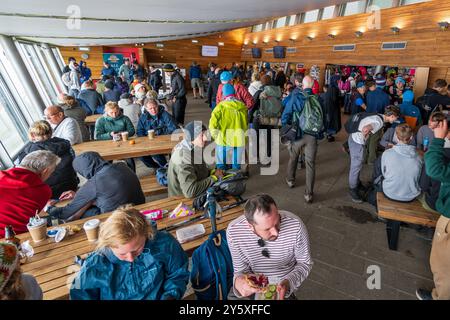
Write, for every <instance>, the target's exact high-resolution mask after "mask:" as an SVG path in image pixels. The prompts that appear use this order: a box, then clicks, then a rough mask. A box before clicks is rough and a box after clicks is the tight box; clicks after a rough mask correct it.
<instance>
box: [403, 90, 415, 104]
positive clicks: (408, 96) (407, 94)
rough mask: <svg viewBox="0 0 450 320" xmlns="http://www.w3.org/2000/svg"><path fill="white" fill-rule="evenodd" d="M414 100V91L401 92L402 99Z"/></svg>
mask: <svg viewBox="0 0 450 320" xmlns="http://www.w3.org/2000/svg"><path fill="white" fill-rule="evenodd" d="M413 100H414V92H412V91H411V90H407V91H405V92H403V101H408V102H412V101H413Z"/></svg>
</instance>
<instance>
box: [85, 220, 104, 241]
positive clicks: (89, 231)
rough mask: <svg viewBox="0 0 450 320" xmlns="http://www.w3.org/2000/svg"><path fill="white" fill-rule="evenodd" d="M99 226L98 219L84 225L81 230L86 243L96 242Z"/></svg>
mask: <svg viewBox="0 0 450 320" xmlns="http://www.w3.org/2000/svg"><path fill="white" fill-rule="evenodd" d="M99 226H100V220H98V219H91V220H88V221H86V222H85V223H84V225H83V228H84V231H85V232H86V236H87V238H88V241H97V239H98V231H99Z"/></svg>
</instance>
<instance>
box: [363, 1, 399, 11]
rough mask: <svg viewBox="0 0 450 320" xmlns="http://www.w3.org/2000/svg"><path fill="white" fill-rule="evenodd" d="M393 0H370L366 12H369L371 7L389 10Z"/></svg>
mask: <svg viewBox="0 0 450 320" xmlns="http://www.w3.org/2000/svg"><path fill="white" fill-rule="evenodd" d="M393 2H394V0H371V1H370V2H369V6H368V7H367V10H368V11H369V10H370V7H371V6H376V7H378V8H380V9H386V8H391V7H392V5H393Z"/></svg>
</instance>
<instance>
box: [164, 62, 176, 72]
mask: <svg viewBox="0 0 450 320" xmlns="http://www.w3.org/2000/svg"><path fill="white" fill-rule="evenodd" d="M163 70H164V71H165V72H174V71H175V68H174V67H173V65H171V64H170V63H167V64H165V65H164V66H163Z"/></svg>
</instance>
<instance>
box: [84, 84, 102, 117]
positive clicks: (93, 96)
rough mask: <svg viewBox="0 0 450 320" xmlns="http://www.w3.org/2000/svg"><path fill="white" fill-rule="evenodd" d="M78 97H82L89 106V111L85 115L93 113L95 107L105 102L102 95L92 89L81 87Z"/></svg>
mask: <svg viewBox="0 0 450 320" xmlns="http://www.w3.org/2000/svg"><path fill="white" fill-rule="evenodd" d="M78 99H82V100H84V101H85V102H86V104H87V105H88V106H89V110H90V112H88V114H87V115H91V114H95V113H96V112H95V111H96V110H97V108H98V107H99V106H102V105H104V104H105V102H104V101H103V98H102V96H101V95H100V94H99V93H98V92H97V91H95V90H94V89H83V90H81V92H80V94H79V95H78Z"/></svg>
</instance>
